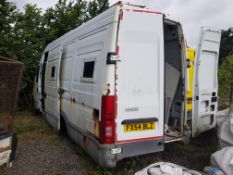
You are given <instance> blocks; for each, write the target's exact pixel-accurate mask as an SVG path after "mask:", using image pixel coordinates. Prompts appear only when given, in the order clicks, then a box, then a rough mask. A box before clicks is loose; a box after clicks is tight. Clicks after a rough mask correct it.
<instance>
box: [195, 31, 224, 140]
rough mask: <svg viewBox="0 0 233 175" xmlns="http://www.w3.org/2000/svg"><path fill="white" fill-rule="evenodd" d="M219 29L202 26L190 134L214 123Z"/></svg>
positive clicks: (216, 104) (216, 101) (210, 126)
mask: <svg viewBox="0 0 233 175" xmlns="http://www.w3.org/2000/svg"><path fill="white" fill-rule="evenodd" d="M220 40H221V31H220V30H215V29H210V28H206V27H203V28H202V29H201V32H200V38H199V42H198V47H197V53H196V58H195V61H194V72H195V73H194V89H193V90H194V96H193V100H194V102H193V111H192V135H193V136H196V135H198V134H200V133H202V132H204V131H206V130H209V129H211V128H213V127H215V125H216V118H215V115H216V112H217V107H218V97H217V93H218V79H217V71H218V56H219V48H220Z"/></svg>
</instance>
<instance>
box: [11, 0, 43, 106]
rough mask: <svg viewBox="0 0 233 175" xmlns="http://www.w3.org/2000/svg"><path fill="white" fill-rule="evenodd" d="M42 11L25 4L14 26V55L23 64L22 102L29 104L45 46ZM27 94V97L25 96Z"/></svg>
mask: <svg viewBox="0 0 233 175" xmlns="http://www.w3.org/2000/svg"><path fill="white" fill-rule="evenodd" d="M41 13H42V11H41V9H39V8H38V7H37V6H36V5H31V4H26V5H25V7H24V12H23V13H19V14H18V15H17V19H16V22H15V26H14V35H13V38H14V40H15V44H14V45H15V48H16V49H15V54H16V56H17V59H18V60H19V61H21V62H23V63H24V79H23V83H22V91H21V92H22V93H23V95H24V97H25V100H27V101H24V102H27V103H30V102H31V96H30V95H29V94H31V90H32V85H33V79H34V74H35V71H36V68H37V65H38V61H39V58H40V57H41V53H42V50H43V48H44V45H45V36H44V26H43V25H42V15H41ZM25 94H27V95H25Z"/></svg>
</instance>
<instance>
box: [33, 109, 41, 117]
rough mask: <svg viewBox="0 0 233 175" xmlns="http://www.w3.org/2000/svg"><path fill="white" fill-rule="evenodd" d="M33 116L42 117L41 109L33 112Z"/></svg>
mask: <svg viewBox="0 0 233 175" xmlns="http://www.w3.org/2000/svg"><path fill="white" fill-rule="evenodd" d="M32 113H33V115H35V116H37V115H41V112H40V110H39V109H36V108H34V109H33V111H32Z"/></svg>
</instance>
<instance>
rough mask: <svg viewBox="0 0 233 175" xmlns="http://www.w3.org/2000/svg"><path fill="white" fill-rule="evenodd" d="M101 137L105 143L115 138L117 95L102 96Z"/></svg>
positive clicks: (109, 142) (111, 141)
mask: <svg viewBox="0 0 233 175" xmlns="http://www.w3.org/2000/svg"><path fill="white" fill-rule="evenodd" d="M100 139H101V142H102V143H104V144H111V143H114V140H115V96H102V104H101V123H100Z"/></svg>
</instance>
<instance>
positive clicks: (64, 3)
mask: <svg viewBox="0 0 233 175" xmlns="http://www.w3.org/2000/svg"><path fill="white" fill-rule="evenodd" d="M48 3H49V1H48ZM108 6H109V3H108V0H91V1H88V2H87V1H85V0H75V1H68V0H58V2H57V3H56V4H55V5H54V6H52V7H49V8H47V9H46V10H45V11H44V12H43V11H42V9H41V8H39V7H38V6H37V5H35V4H26V5H25V6H24V9H23V11H22V10H21V11H20V9H18V8H17V6H16V4H14V3H12V2H10V1H9V0H1V1H0V37H1V38H0V55H2V56H5V57H9V58H13V59H16V60H18V61H21V62H23V63H24V78H23V82H22V85H21V91H20V97H21V98H20V106H21V107H23V106H25V107H28V105H30V106H31V105H32V103H33V100H32V95H31V94H32V87H33V81H34V75H35V72H36V69H37V66H38V62H39V60H40V57H41V54H42V52H43V49H44V48H45V46H46V45H47V44H48V43H49V42H51V41H52V40H54V39H56V38H58V37H60V36H62V35H63V34H64V33H66V32H68V31H70V30H72V29H74V28H76V27H78V26H79V25H81V24H82V23H84V22H86V21H87V20H89V19H91V18H93V17H95V16H96V15H98V14H99V13H101V12H103V11H104V10H106V9H107V8H108Z"/></svg>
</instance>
